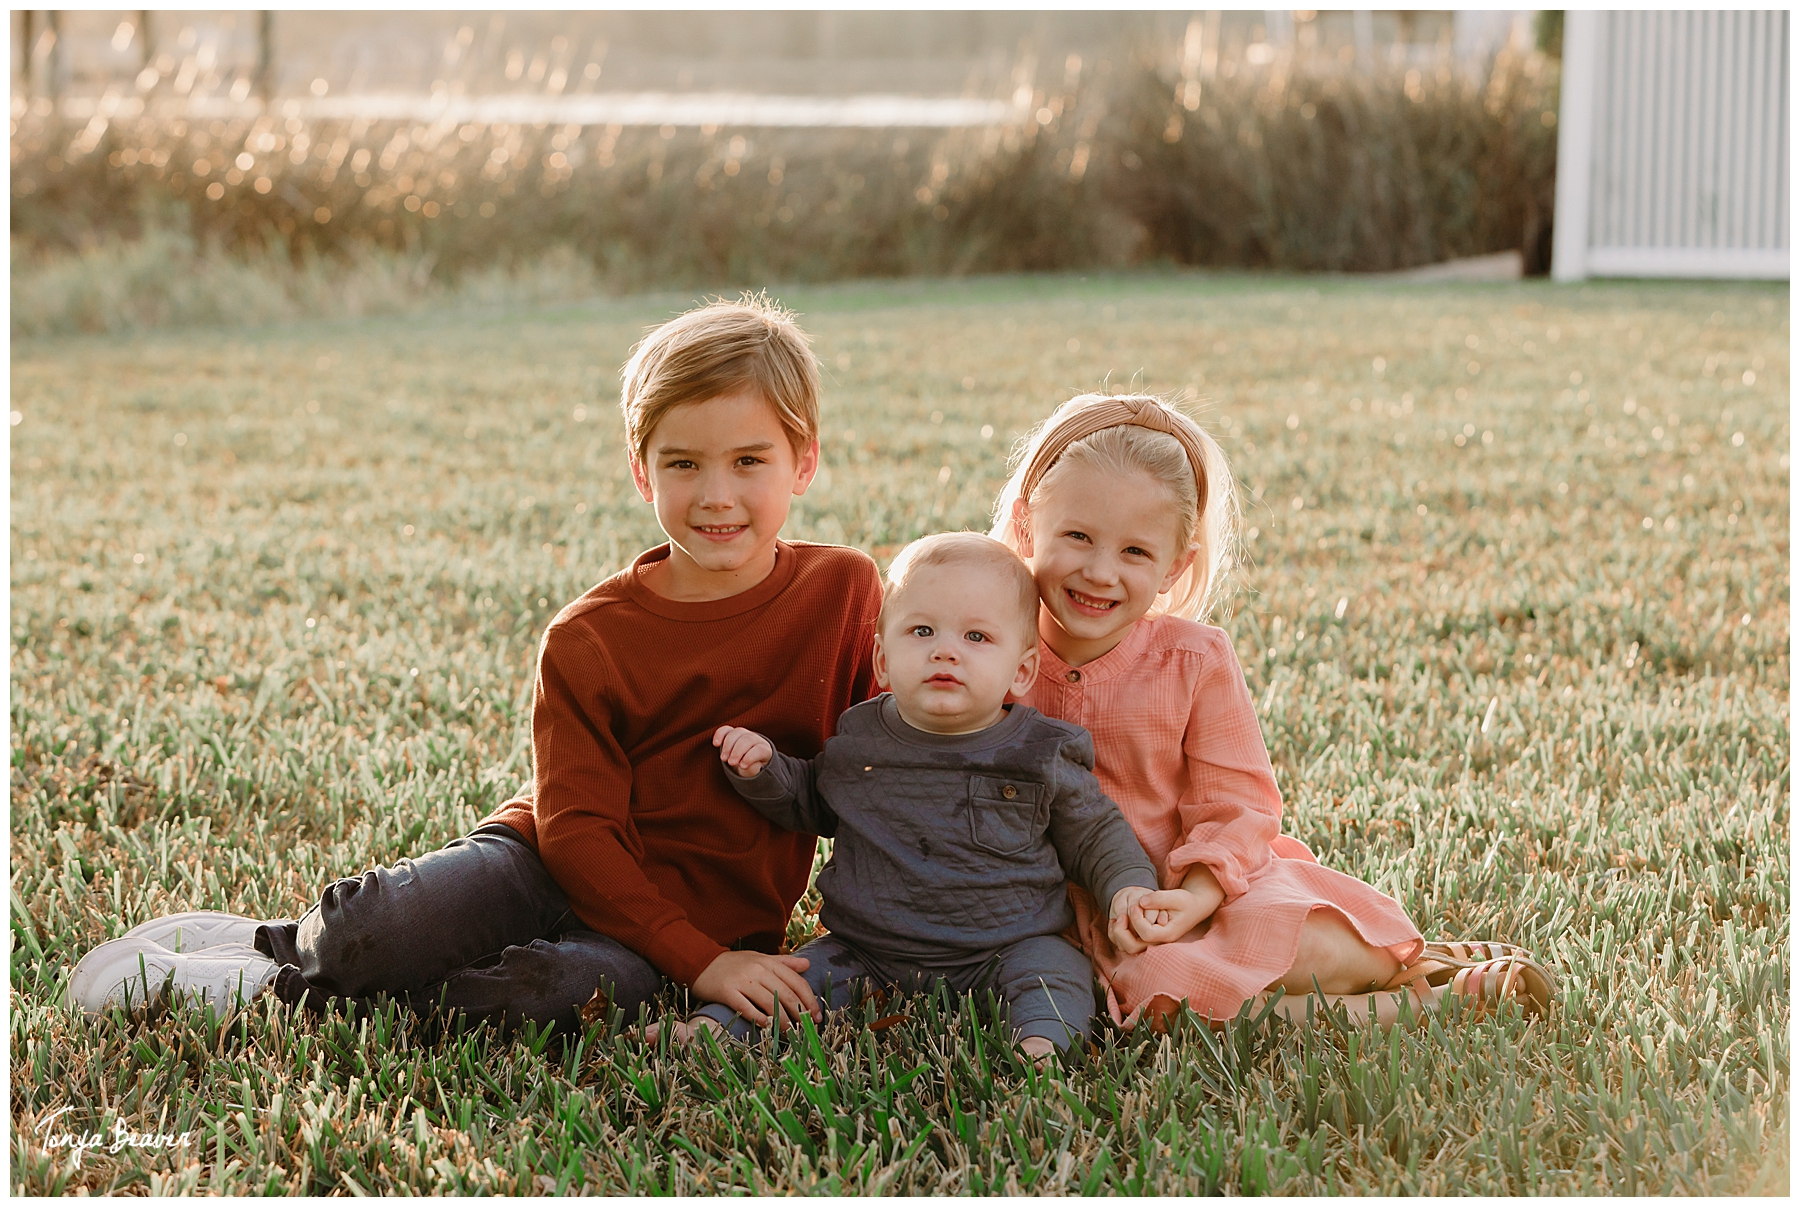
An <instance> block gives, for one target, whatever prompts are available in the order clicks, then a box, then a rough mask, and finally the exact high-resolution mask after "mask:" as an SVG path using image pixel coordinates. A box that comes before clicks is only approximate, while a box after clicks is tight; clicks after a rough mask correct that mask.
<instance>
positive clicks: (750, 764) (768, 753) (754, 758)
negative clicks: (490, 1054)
mask: <svg viewBox="0 0 1800 1207" xmlns="http://www.w3.org/2000/svg"><path fill="white" fill-rule="evenodd" d="M713 745H714V746H717V747H718V748H719V761H720V762H722V763H724V764H725V766H726V767H727V768H729V769H730V770H731V771H732V772H733V773H735V774H736V775H737V776H738V778H740V779H755V778H756V776H757V775H758V774H759V773H760V772H761V771H762V769H763V768H764V767H767V766H768V765H769V760H770V759H772V758H774V757H775V745H774V743H772V742H770V741H769V739H767V738H765V737H763V736H762V735H761V734H760V733H757V732H756V731H755V730H752V729H739V728H738V727H737V726H735V725H721V726H719V728H718V729H717V730H716V731H715V732H714V733H713ZM734 1008H735V1007H734Z"/></svg>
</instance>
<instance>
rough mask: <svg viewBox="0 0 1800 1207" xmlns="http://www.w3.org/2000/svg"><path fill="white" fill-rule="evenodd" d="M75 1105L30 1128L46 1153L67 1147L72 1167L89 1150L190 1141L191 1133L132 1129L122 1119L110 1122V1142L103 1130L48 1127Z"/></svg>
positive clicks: (183, 1145) (171, 1145) (78, 1164)
mask: <svg viewBox="0 0 1800 1207" xmlns="http://www.w3.org/2000/svg"><path fill="white" fill-rule="evenodd" d="M74 1109H75V1108H74V1107H72V1106H65V1107H59V1108H58V1109H56V1110H54V1111H52V1112H51V1113H50V1114H48V1115H46V1116H44V1118H42V1119H40V1120H39V1121H38V1125H37V1126H36V1127H34V1128H32V1129H31V1130H32V1131H33V1132H34V1133H36V1134H37V1135H39V1136H41V1137H42V1143H43V1145H44V1149H45V1151H46V1152H55V1151H56V1150H57V1149H59V1148H66V1149H69V1150H70V1151H71V1152H73V1153H74V1154H75V1168H77V1169H80V1168H81V1158H82V1157H84V1156H85V1155H87V1153H88V1152H89V1151H90V1150H99V1151H102V1152H107V1153H116V1152H118V1151H119V1150H120V1149H124V1148H186V1147H187V1146H188V1145H189V1144H190V1143H192V1137H193V1133H192V1132H134V1131H132V1130H131V1129H130V1128H129V1127H127V1126H125V1121H124V1120H123V1119H120V1120H117V1121H116V1122H114V1124H113V1135H112V1140H111V1141H110V1142H109V1141H108V1140H107V1138H106V1134H105V1133H104V1132H57V1131H51V1130H49V1129H50V1128H51V1127H52V1126H53V1125H54V1124H55V1123H56V1121H57V1120H58V1119H61V1118H62V1117H63V1116H64V1115H66V1114H68V1113H69V1112H70V1111H72V1110H74Z"/></svg>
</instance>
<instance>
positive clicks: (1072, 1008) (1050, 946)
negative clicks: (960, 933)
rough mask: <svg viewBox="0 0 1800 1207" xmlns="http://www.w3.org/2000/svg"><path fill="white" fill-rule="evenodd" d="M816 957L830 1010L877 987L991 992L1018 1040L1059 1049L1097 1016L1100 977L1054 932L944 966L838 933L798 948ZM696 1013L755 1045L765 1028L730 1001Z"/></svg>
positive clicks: (817, 984)
mask: <svg viewBox="0 0 1800 1207" xmlns="http://www.w3.org/2000/svg"><path fill="white" fill-rule="evenodd" d="M794 954H795V955H797V956H805V957H806V959H807V960H809V961H810V963H809V964H808V966H807V969H806V971H805V972H803V973H801V974H800V975H801V976H802V977H804V978H805V980H806V983H807V984H808V985H810V986H811V987H812V991H813V993H814V995H815V996H817V997H818V999H819V1004H820V1005H821V1006H823V1007H824V1008H825V1010H826V1011H828V1012H829V1011H834V1010H842V1009H844V1008H845V1007H847V1006H854V1005H856V1004H857V1003H859V1002H860V1001H861V1000H862V997H863V994H864V993H865V992H867V991H871V990H876V989H888V988H892V989H896V990H898V991H899V992H901V993H922V992H931V991H933V990H935V989H936V988H937V987H938V986H939V985H942V986H944V987H946V988H948V989H949V990H950V991H951V992H952V993H958V994H961V993H969V992H972V991H973V992H980V991H982V990H992V991H994V992H995V993H996V994H998V995H999V997H1000V999H1001V1000H1002V1001H1003V1002H1005V1003H1006V1007H1007V1014H1008V1018H1009V1021H1010V1022H1011V1025H1012V1029H1013V1035H1014V1038H1015V1039H1025V1038H1027V1037H1028V1036H1033V1035H1041V1036H1043V1037H1044V1038H1046V1039H1048V1040H1049V1041H1050V1042H1051V1043H1053V1044H1055V1045H1056V1046H1057V1047H1058V1048H1066V1047H1067V1046H1068V1045H1069V1043H1070V1042H1071V1041H1072V1040H1077V1039H1085V1038H1086V1037H1087V1033H1088V1026H1089V1024H1090V1023H1091V1022H1092V1021H1093V1015H1094V978H1093V973H1092V972H1091V971H1090V970H1089V967H1088V958H1087V956H1086V955H1084V954H1083V953H1082V951H1081V949H1080V948H1078V947H1076V946H1074V945H1073V944H1071V943H1069V942H1068V941H1067V940H1065V939H1062V938H1060V937H1058V936H1056V935H1038V936H1035V937H1033V938H1030V939H1021V940H1020V941H1019V942H1017V943H1012V944H1009V945H1008V946H1006V947H1002V948H999V949H997V950H995V951H991V952H985V953H983V954H981V955H978V956H976V957H974V958H972V959H970V960H967V961H963V962H960V963H957V964H952V965H946V966H942V967H939V966H935V965H933V966H928V965H921V964H913V963H910V962H907V961H904V960H895V959H891V958H884V957H879V956H876V955H874V954H873V953H871V952H868V951H865V950H863V949H862V948H859V947H855V946H852V945H851V944H849V943H847V942H845V941H844V940H843V939H840V938H838V937H837V936H836V935H825V936H823V937H821V938H817V939H814V940H813V941H812V942H810V943H808V944H806V945H805V946H804V947H801V948H800V949H799V950H798V951H796V952H795V953H794ZM695 1013H697V1014H703V1015H706V1016H707V1017H708V1018H712V1019H716V1020H717V1021H718V1022H719V1023H721V1024H723V1025H724V1027H725V1029H726V1030H727V1031H728V1032H730V1033H731V1035H733V1036H734V1037H735V1038H738V1039H742V1040H746V1041H748V1042H750V1043H755V1042H757V1041H758V1040H759V1039H760V1038H761V1037H762V1030H761V1028H759V1027H757V1026H756V1024H754V1023H752V1022H751V1021H750V1020H749V1019H746V1018H744V1017H743V1016H742V1015H739V1014H736V1013H734V1012H733V1011H732V1009H731V1007H729V1006H725V1005H721V1004H720V1003H718V1002H708V1003H707V1004H706V1005H704V1006H702V1007H700V1009H699V1010H698V1011H696V1012H695Z"/></svg>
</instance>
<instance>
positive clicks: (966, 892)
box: [693, 532, 1156, 1057]
mask: <svg viewBox="0 0 1800 1207" xmlns="http://www.w3.org/2000/svg"><path fill="white" fill-rule="evenodd" d="M1037 610H1038V593H1037V585H1036V583H1035V582H1034V581H1033V580H1032V577H1031V572H1030V570H1029V569H1027V567H1026V565H1025V563H1024V562H1023V561H1021V560H1020V559H1019V557H1018V555H1017V554H1015V553H1013V551H1012V550H1010V549H1008V548H1007V547H1006V546H1005V545H1002V544H1001V543H1000V542H998V541H995V540H993V539H991V538H989V537H986V536H981V535H978V534H976V533H972V532H954V533H942V534H939V535H937V536H929V537H925V538H924V539H923V540H918V541H914V542H913V543H912V544H910V545H908V546H907V547H906V548H905V549H903V550H902V551H901V552H900V556H899V557H897V558H895V559H894V564H893V566H892V567H891V568H890V569H889V571H888V577H887V583H886V588H885V591H884V592H883V596H882V605H881V614H880V617H879V619H878V620H877V622H876V629H877V631H876V635H875V664H874V665H875V677H876V680H877V681H878V682H879V683H880V685H881V686H882V687H884V688H886V689H887V692H888V694H885V695H881V696H878V697H876V698H875V699H873V700H869V701H866V702H864V703H862V704H858V705H856V706H854V707H853V708H851V709H849V710H848V711H846V712H845V713H844V715H843V716H842V717H841V718H840V719H839V721H838V727H837V736H835V737H833V738H832V739H830V740H829V741H828V742H826V744H825V748H824V750H823V751H822V752H821V753H820V754H819V756H818V757H817V758H816V759H813V760H812V761H811V762H810V763H809V762H807V761H804V760H801V759H797V758H793V757H791V756H788V755H784V754H780V753H778V752H777V751H776V750H775V748H774V746H773V745H772V744H771V743H770V742H769V740H768V739H767V738H765V737H763V736H762V735H761V734H758V733H754V732H752V731H751V730H748V729H740V728H736V727H733V726H723V727H721V728H720V729H719V730H718V731H717V732H716V733H714V734H713V744H714V745H715V746H717V747H718V748H719V757H720V759H721V760H722V761H723V762H724V764H725V769H726V773H727V775H728V777H729V778H730V780H731V783H732V786H733V787H734V788H736V789H737V792H738V794H739V795H740V796H742V797H743V798H744V799H745V800H746V801H748V802H749V803H750V804H751V805H752V806H753V807H755V808H756V809H757V810H758V811H759V812H761V813H762V814H763V815H764V816H765V817H767V818H768V819H769V820H770V821H772V822H774V823H775V824H776V825H778V826H781V827H783V828H785V829H789V830H799V831H810V832H813V833H817V834H823V835H827V836H835V840H836V841H835V843H834V845H833V848H832V855H831V859H830V860H829V861H828V862H827V863H826V865H825V867H824V868H823V869H822V870H821V871H820V873H819V893H820V895H821V896H822V897H823V898H824V908H823V909H822V910H821V911H820V918H821V920H822V921H823V922H824V923H825V925H827V926H828V927H830V928H831V933H830V934H829V935H826V936H823V937H821V938H817V939H814V940H813V941H812V942H810V943H808V944H806V945H805V946H804V947H802V948H800V950H799V951H797V952H796V953H795V954H796V955H798V956H803V957H805V958H806V959H807V960H808V961H809V965H808V967H807V969H806V972H805V974H804V975H805V978H806V981H807V983H808V984H809V985H811V986H812V989H813V992H814V993H815V995H816V996H817V997H818V1000H819V1003H820V1005H821V1006H822V1008H823V1010H838V1009H842V1008H843V1007H845V1006H848V1005H852V1004H854V1003H855V1002H856V1001H858V1000H859V998H860V995H861V994H860V991H861V989H862V987H863V986H864V985H868V986H870V987H894V988H897V989H898V990H900V991H901V992H918V991H927V990H930V989H932V988H933V987H934V986H936V985H937V984H938V983H939V982H947V983H948V985H949V987H950V989H951V990H952V991H954V992H956V993H966V992H969V991H971V990H973V991H976V992H981V991H986V990H993V991H994V992H996V993H997V994H998V996H999V997H1000V998H1001V999H1002V1000H1003V1001H1004V1002H1005V1003H1006V1006H1007V1009H1008V1012H1009V1016H1010V1020H1011V1026H1012V1029H1013V1032H1014V1034H1015V1036H1016V1037H1017V1039H1018V1042H1019V1045H1020V1047H1021V1048H1022V1049H1023V1050H1024V1051H1025V1052H1026V1053H1027V1054H1029V1055H1031V1056H1033V1057H1044V1056H1047V1055H1048V1054H1049V1053H1050V1051H1051V1049H1052V1048H1053V1047H1054V1048H1063V1047H1066V1046H1067V1045H1068V1044H1069V1042H1070V1041H1071V1040H1073V1039H1076V1038H1078V1037H1085V1036H1086V1034H1087V1031H1088V1025H1089V1022H1090V1019H1091V1016H1092V1014H1093V1011H1094V992H1093V980H1092V974H1091V972H1090V971H1089V966H1088V959H1087V957H1086V956H1085V955H1083V954H1082V952H1081V951H1080V950H1079V949H1078V948H1076V947H1075V946H1074V945H1072V944H1071V943H1069V942H1068V941H1067V940H1065V939H1064V938H1062V932H1063V931H1064V930H1065V929H1066V928H1067V927H1068V926H1069V925H1070V923H1071V922H1072V921H1073V920H1074V913H1073V911H1072V909H1071V908H1070V905H1069V899H1068V894H1067V892H1066V889H1065V880H1066V879H1073V880H1074V881H1076V882H1077V883H1079V884H1081V885H1082V886H1083V887H1085V888H1087V889H1088V890H1089V891H1090V892H1092V893H1093V894H1094V896H1095V898H1096V900H1099V901H1105V902H1109V903H1110V908H1109V911H1108V913H1109V927H1110V928H1113V929H1115V930H1117V931H1120V932H1122V931H1123V928H1124V927H1125V926H1126V925H1128V919H1127V915H1128V913H1129V911H1130V910H1131V907H1132V905H1133V903H1134V902H1136V901H1137V899H1138V898H1140V897H1142V896H1144V895H1145V894H1146V893H1149V892H1151V891H1152V890H1154V889H1155V888H1156V877H1155V873H1154V872H1153V871H1152V869H1151V866H1150V861H1149V859H1148V858H1147V857H1146V856H1145V854H1144V850H1143V848H1142V847H1141V846H1140V845H1139V844H1138V841H1137V838H1136V837H1135V836H1134V835H1133V833H1132V831H1131V827H1130V825H1129V824H1128V823H1127V822H1126V821H1125V818H1124V816H1123V815H1122V814H1121V813H1120V812H1119V809H1118V806H1117V805H1115V804H1114V803H1113V802H1112V800H1111V799H1110V798H1108V797H1107V796H1106V795H1104V794H1103V793H1102V792H1101V791H1100V785H1099V782H1098V781H1097V780H1096V779H1095V778H1094V773H1093V766H1094V745H1093V740H1092V739H1091V738H1090V737H1089V736H1088V733H1087V731H1086V730H1085V729H1082V728H1081V727H1080V726H1077V725H1071V724H1068V723H1067V722H1063V721H1055V720H1052V719H1050V718H1049V717H1046V716H1044V715H1043V714H1042V713H1039V712H1038V711H1036V710H1035V709H1033V708H1030V707H1028V706H1026V705H1023V704H1008V703H1006V698H1007V695H1008V693H1009V692H1010V693H1012V694H1014V695H1018V694H1023V693H1024V692H1025V691H1026V690H1027V689H1029V688H1030V687H1031V683H1032V680H1033V679H1034V678H1036V676H1037V669H1038V648H1037ZM748 1005H749V1003H747V1002H746V1003H744V1004H742V1005H739V1004H738V1003H719V1002H713V1003H709V1004H707V1005H706V1006H703V1007H701V1009H700V1010H699V1011H698V1013H697V1014H696V1016H695V1017H694V1019H693V1022H694V1023H696V1024H698V1023H702V1022H704V1021H706V1020H710V1022H711V1023H712V1024H716V1025H721V1026H723V1027H724V1028H725V1029H726V1030H728V1031H729V1032H730V1033H731V1034H732V1035H734V1036H736V1037H738V1038H744V1039H747V1038H751V1037H753V1036H755V1035H756V1034H757V1028H756V1026H755V1025H754V1024H753V1023H751V1022H750V1021H749V1020H748V1019H746V1018H744V1017H742V1015H739V1014H734V1013H733V1012H732V1007H733V1006H737V1008H738V1009H740V1010H741V1009H743V1008H744V1007H745V1006H748Z"/></svg>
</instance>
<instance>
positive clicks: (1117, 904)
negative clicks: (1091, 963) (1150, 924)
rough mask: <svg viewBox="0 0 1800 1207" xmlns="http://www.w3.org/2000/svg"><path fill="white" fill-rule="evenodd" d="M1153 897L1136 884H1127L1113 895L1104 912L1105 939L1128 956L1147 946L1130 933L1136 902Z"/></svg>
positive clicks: (1149, 892)
mask: <svg viewBox="0 0 1800 1207" xmlns="http://www.w3.org/2000/svg"><path fill="white" fill-rule="evenodd" d="M1154 895H1155V894H1153V893H1152V892H1151V891H1150V890H1149V889H1147V888H1144V887H1143V886H1141V885H1136V884H1128V885H1126V886H1125V887H1124V888H1122V889H1120V890H1119V891H1118V892H1116V893H1114V894H1113V899H1112V905H1111V906H1110V907H1109V908H1108V909H1107V911H1106V937H1107V938H1108V939H1111V940H1112V945H1113V946H1114V947H1116V948H1118V949H1119V950H1120V951H1122V952H1124V953H1125V954H1126V955H1128V956H1132V955H1136V954H1137V953H1138V952H1140V951H1142V950H1144V948H1145V947H1146V946H1148V945H1147V944H1146V943H1145V942H1144V941H1143V940H1142V939H1140V938H1138V937H1137V935H1136V934H1134V933H1133V932H1132V926H1131V919H1132V914H1133V913H1134V911H1135V910H1136V907H1137V904H1138V902H1139V901H1141V900H1142V899H1143V898H1145V897H1150V896H1154Z"/></svg>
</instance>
